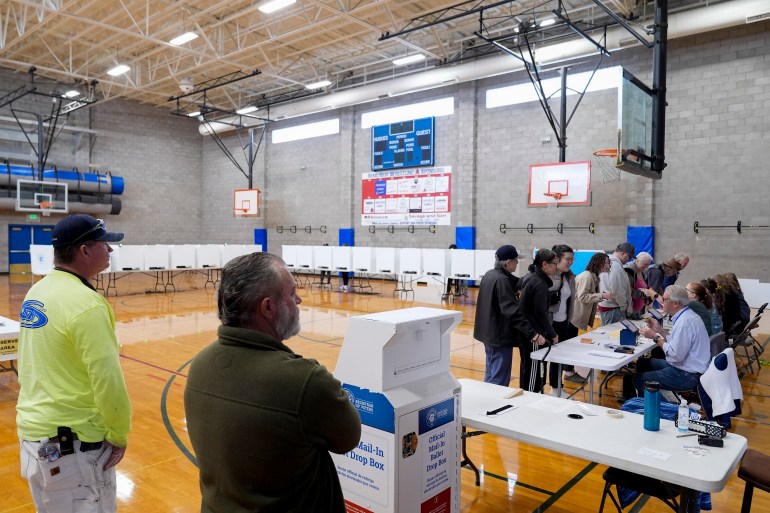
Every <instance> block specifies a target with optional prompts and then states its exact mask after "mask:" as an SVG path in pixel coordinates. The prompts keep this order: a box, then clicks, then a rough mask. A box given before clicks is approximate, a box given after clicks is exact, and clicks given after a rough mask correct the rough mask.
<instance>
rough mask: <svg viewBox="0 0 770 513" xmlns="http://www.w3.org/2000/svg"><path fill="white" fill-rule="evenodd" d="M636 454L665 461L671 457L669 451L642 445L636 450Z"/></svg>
mask: <svg viewBox="0 0 770 513" xmlns="http://www.w3.org/2000/svg"><path fill="white" fill-rule="evenodd" d="M636 454H639V455H640V456H648V457H650V458H655V459H656V460H663V461H666V460H667V459H669V458H670V457H671V455H670V454H669V453H667V452H661V451H656V450H655V449H649V448H647V447H642V448H641V449H639V450H638V451H636Z"/></svg>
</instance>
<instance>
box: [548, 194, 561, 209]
mask: <svg viewBox="0 0 770 513" xmlns="http://www.w3.org/2000/svg"><path fill="white" fill-rule="evenodd" d="M543 196H545V198H546V200H545V202H546V203H545V204H546V206H547V207H548V208H549V209H551V208H558V207H559V201H560V200H561V199H562V197H564V195H563V194H562V193H560V192H546V193H545V194H543Z"/></svg>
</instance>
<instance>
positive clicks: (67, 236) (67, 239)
mask: <svg viewBox="0 0 770 513" xmlns="http://www.w3.org/2000/svg"><path fill="white" fill-rule="evenodd" d="M51 235H52V237H51V242H52V243H53V247H55V248H59V247H62V246H71V245H73V244H84V243H86V242H90V241H93V240H103V241H105V242H118V241H121V240H123V234H122V233H114V232H108V231H107V228H105V226H104V221H102V220H101V219H96V218H93V217H91V216H89V215H87V214H75V215H72V216H69V217H65V218H64V219H62V220H61V221H59V222H58V223H56V226H54V227H53V233H52V234H51Z"/></svg>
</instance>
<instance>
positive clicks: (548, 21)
mask: <svg viewBox="0 0 770 513" xmlns="http://www.w3.org/2000/svg"><path fill="white" fill-rule="evenodd" d="M554 23H556V18H547V19H545V20H543V21H541V22H540V27H541V28H542V27H550V26H551V25H553V24H554Z"/></svg>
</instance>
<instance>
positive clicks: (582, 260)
mask: <svg viewBox="0 0 770 513" xmlns="http://www.w3.org/2000/svg"><path fill="white" fill-rule="evenodd" d="M600 252H601V253H603V251H602V250H600V249H597V250H590V249H578V250H576V251H575V261H574V262H573V263H572V267H570V268H569V269H570V271H572V272H573V273H575V274H580V273H582V272H583V271H585V270H586V266H587V265H588V261H589V260H591V257H592V256H594V253H600Z"/></svg>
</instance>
